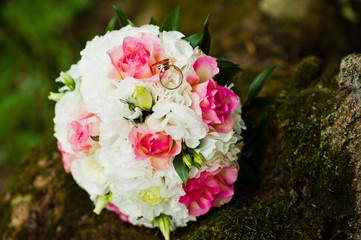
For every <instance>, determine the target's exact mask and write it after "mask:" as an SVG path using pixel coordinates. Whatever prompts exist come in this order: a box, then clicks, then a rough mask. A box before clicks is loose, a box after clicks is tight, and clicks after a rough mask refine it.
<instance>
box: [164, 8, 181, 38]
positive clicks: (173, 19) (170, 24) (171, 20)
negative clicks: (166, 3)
mask: <svg viewBox="0 0 361 240" xmlns="http://www.w3.org/2000/svg"><path fill="white" fill-rule="evenodd" d="M178 30H179V7H177V8H176V9H175V10H173V11H172V12H171V13H170V14H169V15H168V16H167V17H166V18H165V20H164V22H163V24H162V26H161V28H160V31H161V32H163V31H178Z"/></svg>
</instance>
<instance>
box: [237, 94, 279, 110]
mask: <svg viewBox="0 0 361 240" xmlns="http://www.w3.org/2000/svg"><path fill="white" fill-rule="evenodd" d="M283 102H284V100H282V99H279V98H267V97H256V98H254V99H253V100H252V101H251V102H249V103H248V104H247V105H243V106H244V108H243V109H244V110H246V109H247V110H249V109H255V108H263V107H267V106H270V105H275V104H278V103H283Z"/></svg>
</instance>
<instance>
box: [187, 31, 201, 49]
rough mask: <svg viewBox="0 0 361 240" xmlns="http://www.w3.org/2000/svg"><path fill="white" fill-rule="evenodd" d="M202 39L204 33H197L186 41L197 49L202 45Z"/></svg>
mask: <svg viewBox="0 0 361 240" xmlns="http://www.w3.org/2000/svg"><path fill="white" fill-rule="evenodd" d="M202 38H203V33H196V34H193V35H192V36H189V37H187V38H185V40H186V41H188V42H189V43H190V45H191V46H192V47H193V48H196V47H197V46H199V44H200V43H201V41H202Z"/></svg>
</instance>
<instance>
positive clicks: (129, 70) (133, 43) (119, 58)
mask: <svg viewBox="0 0 361 240" xmlns="http://www.w3.org/2000/svg"><path fill="white" fill-rule="evenodd" d="M107 54H108V55H109V57H110V59H111V61H112V64H113V66H114V68H113V70H112V71H111V72H110V73H109V77H111V78H118V79H124V78H126V77H133V78H136V79H142V80H146V81H152V82H158V81H159V77H158V74H156V73H153V72H152V65H153V64H154V63H156V62H158V61H160V60H163V59H165V58H168V57H167V56H166V55H165V54H163V52H162V46H161V44H160V40H159V38H157V37H156V36H154V35H152V34H147V33H141V34H138V35H137V36H135V37H126V38H124V40H123V44H122V45H118V46H115V47H113V48H111V49H110V50H109V51H107Z"/></svg>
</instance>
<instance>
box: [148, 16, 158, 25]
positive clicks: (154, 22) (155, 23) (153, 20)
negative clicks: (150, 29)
mask: <svg viewBox="0 0 361 240" xmlns="http://www.w3.org/2000/svg"><path fill="white" fill-rule="evenodd" d="M149 24H152V25H156V26H157V22H156V21H155V19H154V17H150V22H149Z"/></svg>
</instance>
